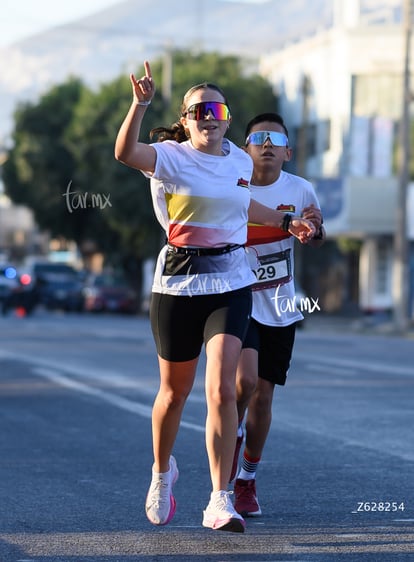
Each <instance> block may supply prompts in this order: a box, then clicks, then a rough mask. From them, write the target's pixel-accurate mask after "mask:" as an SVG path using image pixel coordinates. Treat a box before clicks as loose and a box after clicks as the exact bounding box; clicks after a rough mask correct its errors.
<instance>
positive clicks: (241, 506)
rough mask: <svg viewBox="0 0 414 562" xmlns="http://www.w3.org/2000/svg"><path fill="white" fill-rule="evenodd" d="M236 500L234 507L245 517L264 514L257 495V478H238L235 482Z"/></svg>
mask: <svg viewBox="0 0 414 562" xmlns="http://www.w3.org/2000/svg"><path fill="white" fill-rule="evenodd" d="M234 495H235V497H236V500H235V502H234V508H235V510H236V511H237V513H240V515H242V516H243V517H255V516H257V515H261V514H262V510H261V509H260V505H259V502H258V500H257V496H256V480H242V479H241V478H237V480H236V482H235V484H234Z"/></svg>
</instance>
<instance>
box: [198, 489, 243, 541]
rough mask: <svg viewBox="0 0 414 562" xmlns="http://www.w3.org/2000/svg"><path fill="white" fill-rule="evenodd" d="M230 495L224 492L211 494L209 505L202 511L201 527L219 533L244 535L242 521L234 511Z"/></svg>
mask: <svg viewBox="0 0 414 562" xmlns="http://www.w3.org/2000/svg"><path fill="white" fill-rule="evenodd" d="M230 493H231V492H226V491H225V490H220V491H219V492H211V497H210V503H209V504H208V506H207V507H206V509H205V510H204V511H203V526H204V527H210V529H217V530H219V531H230V532H232V533H244V528H245V526H246V524H245V522H244V519H243V517H242V516H241V515H239V514H238V513H237V511H236V510H235V509H234V506H233V504H232V503H231V500H230Z"/></svg>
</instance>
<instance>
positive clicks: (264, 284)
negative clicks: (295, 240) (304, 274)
mask: <svg viewBox="0 0 414 562" xmlns="http://www.w3.org/2000/svg"><path fill="white" fill-rule="evenodd" d="M256 262H257V263H256V266H255V267H252V269H253V271H254V274H255V275H256V280H257V281H256V283H255V284H254V285H253V286H252V290H253V291H263V289H271V288H273V287H278V286H279V285H283V284H284V283H288V282H289V281H290V280H291V279H292V262H291V251H290V248H289V249H288V250H284V251H283V252H276V253H274V254H267V255H264V256H258V255H257V256H256Z"/></svg>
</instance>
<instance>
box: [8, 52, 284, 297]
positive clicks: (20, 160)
mask: <svg viewBox="0 0 414 562" xmlns="http://www.w3.org/2000/svg"><path fill="white" fill-rule="evenodd" d="M170 56H171V61H172V68H173V72H172V80H171V84H167V85H166V84H164V85H163V84H162V80H163V64H164V63H163V59H162V58H160V59H159V60H156V61H154V62H153V63H152V64H151V67H152V71H153V75H154V79H155V84H156V87H157V90H156V94H155V98H154V100H153V103H152V105H151V107H150V108H149V110H148V111H147V113H146V115H145V119H144V122H143V128H142V131H141V139H142V140H143V141H147V142H149V140H150V139H149V132H150V130H151V129H152V128H154V127H156V126H159V125H170V124H171V123H173V122H174V121H176V120H177V119H178V118H179V111H180V106H181V103H182V98H183V95H184V93H185V92H186V91H187V90H188V88H190V87H191V86H193V85H194V84H196V83H199V82H204V81H209V82H215V83H217V84H218V85H219V86H220V87H222V88H223V90H224V91H225V93H226V95H227V97H228V99H229V103H230V107H231V113H232V124H231V127H230V130H229V134H228V136H229V138H230V139H231V140H233V141H234V142H235V143H236V144H239V145H241V144H244V129H245V126H246V124H247V122H248V121H249V120H250V119H251V118H252V117H253V116H254V115H255V114H256V113H262V112H264V111H275V110H276V109H277V100H276V97H275V95H274V94H273V91H272V87H271V85H270V84H269V83H268V82H266V81H265V80H264V79H263V78H261V77H259V76H257V75H250V76H247V75H245V72H244V63H243V61H242V60H240V59H238V58H236V57H234V56H221V55H219V54H217V53H208V54H206V53H201V54H198V55H192V54H191V53H189V52H187V51H175V52H172V53H170ZM136 74H137V75H138V76H141V75H142V74H143V66H142V65H141V66H140V67H138V68H137V70H136ZM163 86H164V88H163ZM163 90H164V92H165V91H166V90H170V91H171V99H168V100H167V99H166V97H165V93H164V95H163ZM130 103H131V86H130V82H129V77H128V76H121V77H118V78H116V79H114V80H113V81H111V82H109V83H107V84H104V85H102V86H100V87H99V88H98V89H97V90H96V91H94V90H92V89H90V88H87V87H86V86H85V85H84V84H83V83H82V82H81V80H79V79H74V78H71V79H69V80H68V81H67V82H66V83H64V84H62V85H60V86H56V87H54V88H52V89H51V90H50V92H48V93H47V94H45V95H44V96H43V97H42V98H41V99H40V100H39V102H38V103H37V104H26V105H24V106H22V107H20V108H19V110H18V111H17V113H16V115H15V130H14V135H13V140H14V146H13V148H12V149H11V150H10V152H9V155H8V160H7V162H6V164H5V169H4V182H5V186H6V192H7V193H8V195H9V196H10V197H11V199H12V200H13V201H14V202H16V203H20V204H23V205H27V206H28V207H30V208H31V209H32V210H33V211H34V215H35V219H36V221H37V223H38V224H39V226H40V228H42V229H46V230H48V231H50V232H51V234H52V235H53V236H63V237H65V238H67V239H73V240H75V241H76V242H77V244H78V245H79V247H80V248H81V249H82V248H88V249H90V248H91V247H92V248H95V249H96V251H101V252H103V253H104V254H105V256H106V261H107V263H110V264H113V265H123V266H124V267H126V268H127V270H129V271H130V272H131V275H132V277H133V278H134V280H135V281H136V285H137V288H138V289H139V287H140V275H139V273H140V271H141V262H142V260H144V259H146V258H148V257H153V256H155V255H156V253H157V252H158V250H159V248H160V246H161V243H162V232H161V229H160V227H159V225H158V223H157V221H156V220H155V217H154V213H153V209H152V201H151V196H150V190H149V188H148V186H149V180H148V178H146V177H145V176H144V175H143V174H142V173H140V172H137V171H136V170H132V169H130V168H128V167H126V166H123V165H122V164H120V163H119V162H117V161H116V160H115V159H114V156H113V150H114V142H115V138H116V135H117V132H118V130H119V127H120V124H121V122H122V120H123V119H124V117H125V115H126V113H127V110H128V107H129V105H130Z"/></svg>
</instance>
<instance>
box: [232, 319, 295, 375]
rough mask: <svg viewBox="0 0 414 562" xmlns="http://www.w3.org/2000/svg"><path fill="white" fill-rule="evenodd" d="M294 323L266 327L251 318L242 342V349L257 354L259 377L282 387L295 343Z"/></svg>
mask: <svg viewBox="0 0 414 562" xmlns="http://www.w3.org/2000/svg"><path fill="white" fill-rule="evenodd" d="M295 332H296V323H293V324H290V325H289V326H266V325H265V324H260V323H259V322H257V321H256V320H253V318H252V319H251V320H250V324H249V329H248V331H247V335H246V337H245V339H244V342H243V349H246V348H253V349H255V350H256V351H257V352H258V353H259V377H260V378H261V379H265V380H267V381H269V382H271V383H273V384H279V385H284V384H285V383H286V378H287V373H288V370H289V366H290V360H291V358H292V351H293V344H294V343H295Z"/></svg>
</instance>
